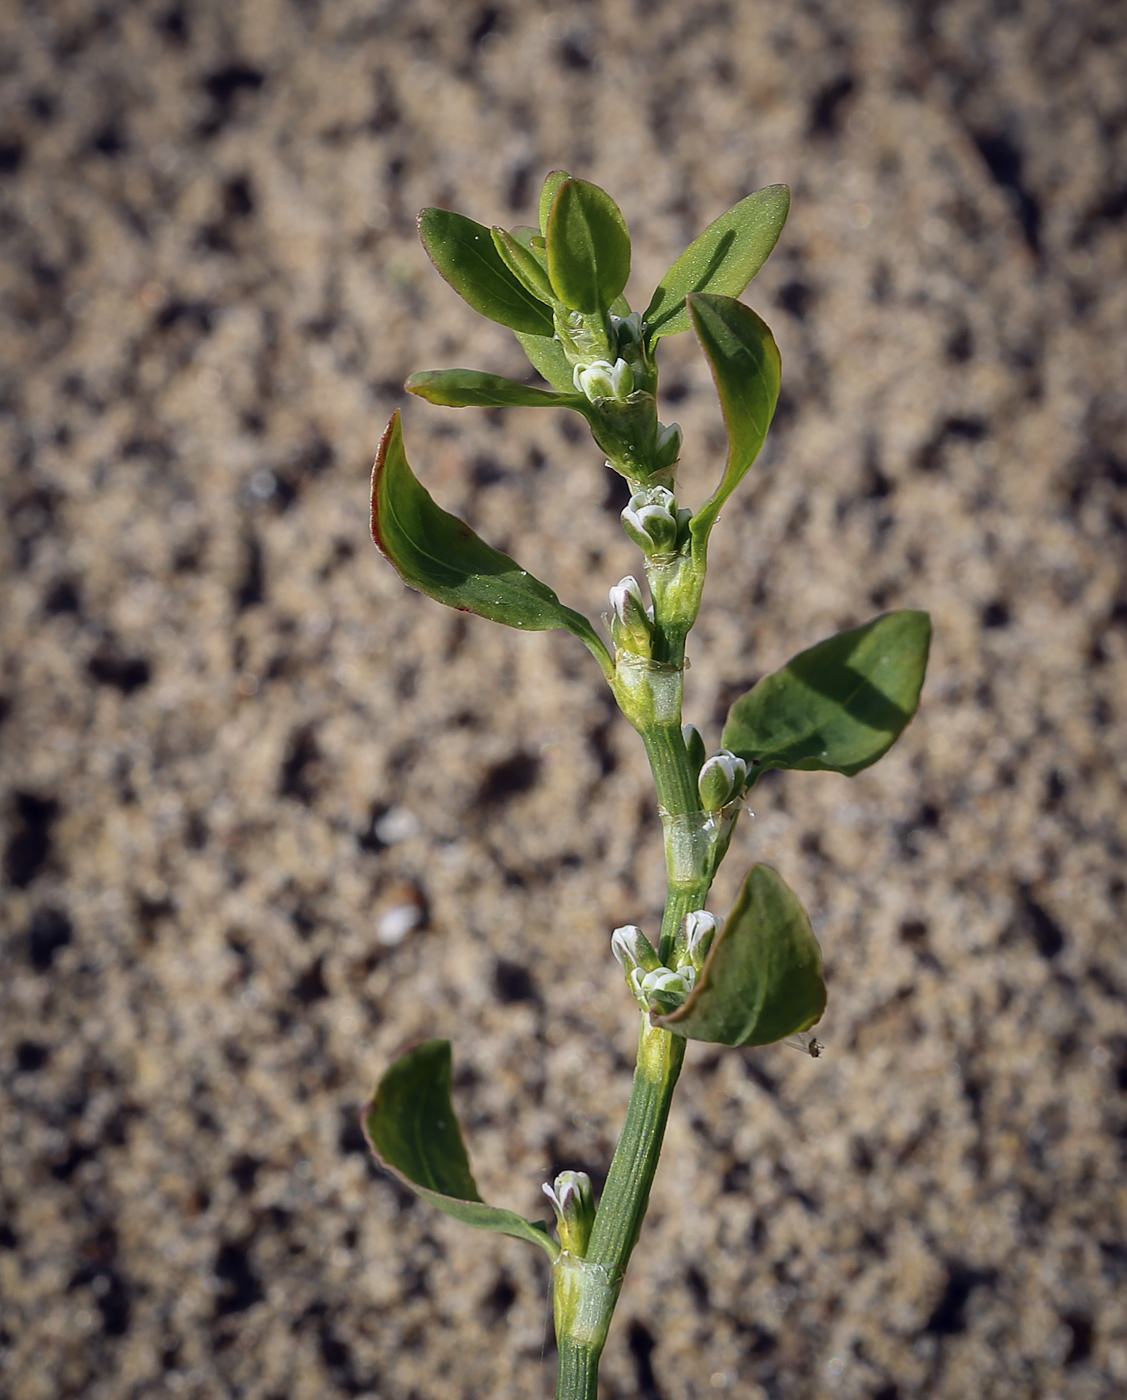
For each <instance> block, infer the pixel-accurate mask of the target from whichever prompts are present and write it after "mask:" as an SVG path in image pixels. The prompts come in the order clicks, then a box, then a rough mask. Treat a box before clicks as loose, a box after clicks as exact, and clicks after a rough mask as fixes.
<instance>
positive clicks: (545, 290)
mask: <svg viewBox="0 0 1127 1400" xmlns="http://www.w3.org/2000/svg"><path fill="white" fill-rule="evenodd" d="M490 232H491V233H492V235H493V246H494V248H496V249H497V253H498V256H499V257H500V259H501V261H502V262H503V263H504V264H505V266H506V267H507V268H508V269H509V271H510V272H511V273H512V274H513V276H514V277H515V278H516V279H517V281H518V282H519V283H520V284H521V286H522V287H526V288H527V289H528V291H530V292H531V293H532V295H533V296H534V297H536V298H538V300H540V301H542V302H544V303H545V305H550V304H551V303H552V302H553V301H554V300H555V296H554V294H553V292H552V284H551V282H549V281H548V272H547V269H546V268H545V266H544V264H543V262H542V261H541V260H540V259H539V258H538V257H537V256H536V254H535V253H534V252H533V251H532V249H531V247H527V248H526V247H525V246H524V245H523V244H522V243H521V242H520V240H519V239H517V238H514V236H513V235H512V234H511V233H510V232H509V231H508V229H503V228H501V227H499V226H496V225H495V226H494V227H493V228H492V229H491V230H490Z"/></svg>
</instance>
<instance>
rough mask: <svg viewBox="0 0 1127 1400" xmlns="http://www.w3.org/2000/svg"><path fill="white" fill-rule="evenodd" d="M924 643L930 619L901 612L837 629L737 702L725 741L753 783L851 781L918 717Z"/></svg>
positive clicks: (928, 635) (928, 637)
mask: <svg viewBox="0 0 1127 1400" xmlns="http://www.w3.org/2000/svg"><path fill="white" fill-rule="evenodd" d="M930 642H931V619H930V618H929V617H928V615H927V613H925V612H916V611H914V610H907V609H906V610H904V611H902V612H891V613H884V614H883V615H882V616H880V617H876V618H873V619H872V621H871V622H866V623H865V624H864V625H863V626H861V627H851V628H850V629H849V630H848V631H847V632H839V633H838V634H837V636H835V637H830V638H828V639H827V640H826V641H824V642H819V643H818V645H817V646H813V647H811V648H810V649H809V650H808V651H803V652H800V653H799V654H798V656H796V657H794V658H793V660H791V661H789V662H788V663H787V664H786V665H785V666H784V667H783V669H782V670H781V671H776V672H775V673H774V674H773V675H770V676H764V678H763V679H762V680H761V681H760V682H759V683H758V685H756V686H754V687H753V688H752V689H751V690H749V691H748V693H747V694H746V695H743V696H741V697H740V699H739V700H737V701H736V703H735V704H734V705H733V706H732V709H731V712H730V713H729V715H728V722H727V724H725V726H724V737H723V740H722V743H723V745H724V747H725V748H726V749H730V750H731V752H732V753H734V754H737V755H738V756H739V757H740V758H742V759H744V760H745V762H746V763H747V764H748V767H749V769H750V770H751V771H752V772H753V773H754V774H755V776H756V777H758V776H759V775H760V774H761V773H765V772H766V771H767V770H768V769H769V768H790V769H802V770H807V771H811V770H829V771H831V772H834V773H844V774H846V775H847V776H848V777H852V776H853V774H854V773H859V772H860V771H861V769H862V768H867V767H868V766H869V764H870V763H875V762H876V761H877V759H878V758H880V757H881V755H882V754H884V753H887V751H888V750H889V749H890V748H891V747H892V745H893V744H894V743H895V742H896V740H897V739H898V738H899V737H900V735H901V734H902V733H903V731H904V728H905V726H906V725H907V724H908V721H909V720H910V719H911V718H912V716H913V715H914V714H915V713H916V709H917V708H918V706H919V703H920V690H921V688H922V686H923V681H924V672H925V671H926V669H927V654H928V647H929V645H930Z"/></svg>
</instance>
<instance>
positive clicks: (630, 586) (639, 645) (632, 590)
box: [610, 574, 653, 656]
mask: <svg viewBox="0 0 1127 1400" xmlns="http://www.w3.org/2000/svg"><path fill="white" fill-rule="evenodd" d="M610 605H611V608H612V609H613V612H612V616H611V624H610V630H611V637H612V639H613V641H614V644H615V646H616V647H619V648H621V649H622V650H624V651H632V652H635V653H637V654H638V655H640V656H649V654H650V646H651V644H652V642H653V621H652V619H651V617H650V615H649V613H648V612H647V611H646V606H645V604H644V603H643V602H642V590H641V588H639V586H638V580H637V579H636V578H635V577H634V576H633V574H627V576H626V577H625V578H623V579H619V581H618V582H617V583H616V584H615V586H614V587H613V588H612V589H611V590H610Z"/></svg>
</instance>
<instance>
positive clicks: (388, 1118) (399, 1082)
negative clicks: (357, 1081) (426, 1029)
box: [363, 1040, 560, 1259]
mask: <svg viewBox="0 0 1127 1400" xmlns="http://www.w3.org/2000/svg"><path fill="white" fill-rule="evenodd" d="M450 1071H451V1057H450V1042H449V1041H448V1040H425V1041H423V1043H422V1044H421V1045H416V1046H414V1047H413V1048H412V1049H410V1050H407V1051H405V1052H404V1053H403V1054H402V1055H400V1056H399V1058H398V1059H397V1060H396V1061H395V1063H394V1064H393V1065H392V1066H391V1068H390V1069H389V1070H387V1072H386V1073H385V1074H384V1076H383V1078H382V1079H381V1080H380V1082H379V1084H377V1085H376V1090H375V1093H374V1094H373V1096H372V1099H371V1102H370V1103H369V1104H368V1105H367V1107H366V1108H365V1109H364V1118H363V1124H364V1134H365V1136H366V1137H367V1139H368V1145H369V1146H370V1147H371V1149H372V1153H373V1155H374V1157H375V1159H376V1161H377V1162H378V1163H379V1164H380V1166H381V1167H383V1168H384V1170H385V1171H388V1172H390V1173H391V1174H392V1175H393V1176H395V1177H398V1179H399V1180H400V1181H402V1182H403V1184H404V1185H405V1186H408V1187H410V1189H411V1190H412V1191H414V1193H415V1194H416V1195H417V1196H421V1197H422V1198H423V1199H424V1200H427V1201H430V1203H431V1204H432V1205H435V1206H437V1207H438V1209H439V1210H443V1211H445V1212H446V1214H447V1215H452V1216H453V1217H454V1219H455V1220H460V1221H461V1222H462V1224H463V1225H472V1226H473V1227H474V1229H475V1230H493V1231H496V1232H497V1233H499V1234H502V1235H513V1236H515V1237H516V1238H517V1239H521V1240H528V1241H529V1242H530V1243H532V1244H538V1245H539V1246H540V1247H541V1249H543V1250H545V1251H546V1253H547V1254H548V1257H549V1258H550V1259H555V1258H556V1256H557V1255H558V1254H559V1252H560V1251H559V1246H558V1245H557V1244H556V1242H555V1241H554V1240H553V1239H552V1237H551V1236H550V1235H549V1233H548V1227H547V1226H546V1225H544V1224H542V1223H541V1222H540V1221H535V1220H526V1219H525V1218H524V1216H522V1215H517V1214H516V1212H515V1211H511V1210H502V1209H500V1208H499V1207H497V1206H489V1205H486V1204H485V1202H484V1201H483V1200H482V1199H481V1194H480V1192H479V1191H478V1189H477V1183H476V1182H475V1181H474V1179H473V1173H472V1172H471V1171H470V1160H469V1157H468V1155H467V1153H466V1145H465V1143H464V1142H463V1140H462V1130H461V1128H460V1127H459V1126H458V1119H457V1117H456V1116H455V1114H454V1104H453V1101H452V1100H451V1097H450Z"/></svg>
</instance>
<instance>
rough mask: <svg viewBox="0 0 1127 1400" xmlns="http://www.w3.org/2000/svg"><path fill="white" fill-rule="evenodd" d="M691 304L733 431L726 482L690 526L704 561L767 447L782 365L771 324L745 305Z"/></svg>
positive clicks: (701, 300)
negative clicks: (721, 517)
mask: <svg viewBox="0 0 1127 1400" xmlns="http://www.w3.org/2000/svg"><path fill="white" fill-rule="evenodd" d="M688 304H689V310H690V313H691V315H692V318H693V327H694V329H695V330H696V333H697V338H698V339H699V340H700V343H701V346H702V348H703V350H704V353H705V355H706V356H707V357H708V363H709V366H710V368H711V370H712V377H713V379H714V380H715V381H716V388H717V390H718V392H719V394H720V407H721V408H722V409H723V411H724V422H725V423H726V424H727V428H728V464H727V466H726V468H725V469H724V479H723V481H721V483H720V485H719V487H717V489H716V490H715V491H714V492H713V494H712V495H711V496H710V497H709V499H708V500H707V501H706V502H705V504H704V505H703V506H702V507H701V509H700V510H698V511H697V513H696V515H694V516H693V518H692V521H691V522H690V525H689V528H690V530H691V531H692V534H693V553H694V554H696V555H698V556H700V555H702V554H703V553H704V552H705V550H706V548H707V544H708V536H709V533H710V531H711V530H712V527H713V525H714V524H715V523H716V517H717V515H718V514H719V513H720V507H721V506H722V505H723V504H724V502H725V501H726V500H727V499H728V497H729V496H730V495H731V494H732V492H733V491H734V490H735V489H736V487H737V486H738V485H739V484H740V482H741V481H742V480H743V479H744V477H745V476H746V475H747V472H748V469H749V468H750V467H751V464H752V463H753V462H754V461H755V459H756V457H757V456H758V455H759V449H760V448H761V447H762V446H763V440H764V438H766V436H767V429H768V428H769V427H770V426H771V419H772V417H773V416H774V413H775V405H776V404H777V403H778V401H779V385H780V383H781V382H782V361H781V359H780V357H779V347H778V346H777V345H776V344H775V339H774V336H772V334H771V332H770V330H768V328H767V325H766V323H765V322H763V321H761V320H760V319H759V317H758V316H757V315H756V314H755V312H754V311H752V310H751V308H750V307H748V306H744V304H743V303H742V302H739V301H735V300H734V299H733V298H732V297H725V296H716V295H714V294H710V293H704V292H700V293H696V294H694V295H692V296H690V297H689V303H688Z"/></svg>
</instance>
